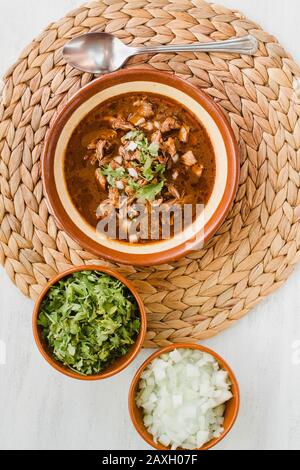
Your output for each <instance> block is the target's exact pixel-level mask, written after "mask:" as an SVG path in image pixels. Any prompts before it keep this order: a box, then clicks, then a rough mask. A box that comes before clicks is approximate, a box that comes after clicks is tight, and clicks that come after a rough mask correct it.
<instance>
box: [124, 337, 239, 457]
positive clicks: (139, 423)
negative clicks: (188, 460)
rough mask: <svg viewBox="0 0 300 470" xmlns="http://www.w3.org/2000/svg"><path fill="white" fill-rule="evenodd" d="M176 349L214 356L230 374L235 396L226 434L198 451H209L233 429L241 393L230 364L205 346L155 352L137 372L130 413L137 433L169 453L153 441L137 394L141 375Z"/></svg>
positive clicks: (180, 346) (229, 406)
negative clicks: (137, 401) (163, 356)
mask: <svg viewBox="0 0 300 470" xmlns="http://www.w3.org/2000/svg"><path fill="white" fill-rule="evenodd" d="M174 349H198V350H199V351H202V352H206V353H208V354H210V355H211V356H213V357H214V358H215V359H216V360H217V361H218V363H219V364H220V366H221V368H222V369H224V370H226V371H227V372H228V374H229V378H230V381H231V383H232V389H231V392H232V394H233V397H232V399H231V400H230V401H229V402H227V403H226V411H225V421H224V432H223V434H222V436H221V437H219V438H218V439H213V440H211V441H210V442H208V443H207V444H205V445H204V446H203V447H201V448H200V449H196V450H199V451H202V450H209V449H211V448H212V447H214V446H216V445H217V444H219V442H221V441H222V440H223V439H224V437H225V436H226V435H227V434H228V433H229V432H230V430H231V429H232V427H233V425H234V423H235V421H236V419H237V415H238V412H239V407H240V392H239V386H238V383H237V380H236V377H235V375H234V373H233V372H232V370H231V369H230V367H229V366H228V364H227V363H226V362H225V361H224V359H223V358H222V357H220V356H219V355H218V354H216V353H215V352H214V351H212V350H211V349H208V348H205V347H204V346H200V345H197V344H189V343H182V344H174V345H171V346H167V347H166V348H163V349H160V350H159V351H157V352H155V353H154V354H152V356H150V357H149V358H148V359H147V360H146V361H145V362H144V364H143V365H142V366H141V367H140V368H139V370H138V371H137V373H136V375H135V377H134V379H133V381H132V384H131V387H130V391H129V401H128V404H129V412H130V416H131V419H132V422H133V424H134V427H135V428H136V430H137V432H138V433H139V434H140V436H141V437H142V438H143V439H144V440H145V441H146V442H147V443H148V444H149V445H150V446H152V447H153V448H154V449H157V450H165V451H166V450H167V451H169V450H170V449H171V448H170V447H164V446H163V445H162V444H159V443H158V444H156V443H155V442H154V440H153V436H152V435H151V434H150V433H149V432H148V431H147V429H146V427H145V425H144V422H143V412H142V410H141V409H140V408H138V407H137V405H136V400H135V398H136V394H137V391H138V385H139V382H140V380H141V374H142V373H143V372H144V370H145V369H146V368H147V367H148V366H149V364H151V362H153V360H154V359H156V358H158V357H160V356H161V355H163V354H165V353H169V352H170V351H173V350H174ZM179 450H185V449H179Z"/></svg>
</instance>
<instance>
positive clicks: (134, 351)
mask: <svg viewBox="0 0 300 470" xmlns="http://www.w3.org/2000/svg"><path fill="white" fill-rule="evenodd" d="M80 271H99V272H102V273H105V274H108V275H109V276H111V277H114V278H116V279H118V280H119V281H121V282H122V283H123V284H124V285H125V286H126V287H127V288H128V289H129V291H130V292H131V293H132V295H133V296H134V298H135V300H136V302H137V305H138V308H139V313H140V319H141V330H140V333H139V336H138V338H137V340H136V342H135V344H133V345H132V346H131V348H130V350H129V351H128V353H127V354H126V355H125V356H123V357H121V358H119V359H117V360H116V361H115V362H113V364H111V365H110V366H109V367H108V368H107V369H105V370H104V371H103V373H102V374H99V375H91V376H87V377H85V376H82V375H80V374H78V373H76V372H74V371H73V370H71V369H69V368H67V367H65V366H64V365H63V364H61V363H60V362H58V361H56V360H55V359H54V358H53V357H52V355H51V352H50V351H49V349H48V347H47V345H46V343H45V341H44V340H43V338H42V335H41V331H40V327H39V326H38V324H37V320H38V316H39V312H40V307H41V303H42V302H43V300H44V298H45V296H46V295H47V293H48V291H49V289H50V288H51V287H52V286H54V284H56V283H57V282H58V281H60V280H61V279H63V278H64V277H67V276H70V275H71V274H74V273H76V272H80ZM32 327H33V335H34V339H35V342H36V345H37V347H38V349H39V351H40V353H41V354H42V356H43V357H44V359H46V361H47V362H48V363H49V364H50V365H51V366H52V367H53V368H54V369H56V370H57V371H58V372H60V373H61V374H64V375H66V376H68V377H70V378H72V379H78V380H84V381H95V380H103V379H107V378H109V377H112V376H113V375H116V374H118V373H119V372H121V371H122V370H124V369H125V368H126V367H127V366H128V365H129V364H130V363H131V362H132V361H133V360H134V359H135V358H136V356H137V355H138V353H139V352H140V350H141V348H142V346H143V344H144V341H145V335H146V331H147V318H146V312H145V307H144V304H143V302H142V300H141V298H140V296H139V294H138V293H137V291H136V289H135V287H134V286H133V284H132V283H131V282H129V281H128V280H127V279H125V278H124V277H123V276H122V275H121V274H119V273H117V272H115V271H112V270H110V269H108V268H106V267H103V266H79V267H74V268H72V269H69V270H68V271H65V272H63V273H61V274H59V275H58V276H56V277H55V278H53V279H52V280H51V281H50V282H49V283H48V284H47V285H46V287H45V288H44V290H43V291H42V292H41V294H40V296H39V297H38V299H37V301H36V303H35V307H34V311H33V318H32Z"/></svg>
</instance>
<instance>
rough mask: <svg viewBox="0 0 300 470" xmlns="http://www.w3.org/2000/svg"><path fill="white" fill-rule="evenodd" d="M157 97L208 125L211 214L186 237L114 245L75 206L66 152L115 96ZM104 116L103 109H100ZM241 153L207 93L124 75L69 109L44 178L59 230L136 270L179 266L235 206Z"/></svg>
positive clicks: (141, 73) (151, 74)
mask: <svg viewBox="0 0 300 470" xmlns="http://www.w3.org/2000/svg"><path fill="white" fill-rule="evenodd" d="M132 91H134V92H140V93H155V94H158V95H161V96H162V97H164V98H169V99H172V100H175V101H176V102H177V103H178V106H182V107H185V108H186V109H189V110H190V111H191V112H192V113H193V114H194V116H195V117H196V118H197V119H198V120H199V121H200V122H201V123H202V124H203V125H204V127H205V128H206V131H207V133H208V135H209V137H210V139H211V142H212V144H213V147H214V152H215V157H216V180H215V184H214V189H213V191H212V195H211V197H210V199H209V201H208V203H207V205H206V207H205V210H204V211H203V213H202V214H201V216H199V217H198V218H197V219H196V220H195V221H194V223H193V224H192V225H191V226H189V227H188V228H186V229H185V230H184V231H183V232H182V233H181V234H180V236H175V237H174V238H172V239H169V240H163V241H152V242H151V243H148V244H130V243H125V242H121V241H119V240H111V239H109V238H108V237H107V236H105V235H104V234H103V233H102V234H101V233H99V231H97V230H96V228H94V227H92V226H91V225H90V224H88V223H87V222H86V221H85V219H84V218H83V217H82V215H81V214H80V213H79V211H78V210H77V209H76V207H75V205H74V204H73V202H72V200H71V197H70V195H69V193H68V190H67V185H66V181H65V177H64V159H65V151H66V147H67V145H68V142H69V139H70V137H71V135H72V133H73V131H74V130H75V128H76V127H77V126H78V125H79V123H80V122H81V121H82V119H83V118H84V117H85V116H86V115H87V114H89V113H90V112H91V111H92V110H93V109H95V108H96V107H99V106H100V105H101V103H104V102H106V101H107V100H108V99H110V98H111V97H116V96H118V95H124V94H128V93H130V92H132ZM100 111H101V108H100ZM239 167H240V164H239V152H238V146H237V143H236V140H235V137H234V134H233V131H232V129H231V127H230V125H229V123H228V120H227V119H226V118H225V116H224V114H223V112H222V110H221V108H220V107H219V106H218V105H217V104H216V103H215V102H214V101H213V100H212V99H211V98H210V97H209V96H208V95H207V94H206V93H204V92H203V91H201V90H200V89H198V88H196V87H195V86H193V85H191V84H189V83H188V82H186V81H183V80H181V79H179V78H177V77H175V76H174V75H170V74H167V73H162V72H157V71H152V70H138V69H134V70H122V71H119V72H116V73H113V74H110V75H106V76H104V77H102V78H99V79H97V80H95V81H93V82H91V83H90V84H88V85H86V86H85V87H83V88H82V89H81V90H80V91H79V92H77V94H75V96H74V97H73V98H72V99H71V100H70V101H69V102H68V103H67V105H66V106H65V107H64V108H63V110H62V111H61V113H60V115H59V116H58V118H57V119H56V121H55V122H54V124H53V126H52V127H51V129H50V131H49V133H48V135H47V137H46V142H45V148H44V153H43V159H42V175H43V184H44V190H45V194H46V197H47V200H48V204H49V206H50V208H51V211H52V213H53V214H54V216H55V218H56V220H57V223H58V225H59V226H60V227H61V228H62V229H63V230H65V232H67V233H68V234H69V235H70V237H72V238H73V239H74V240H75V241H76V242H78V243H79V244H80V245H81V246H82V247H84V248H86V249H87V250H89V251H90V252H92V253H94V254H96V255H98V256H99V257H102V258H103V257H104V258H106V259H109V260H111V261H114V262H117V263H123V264H130V265H147V266H150V265H158V264H163V263H168V262H171V261H175V260H177V259H179V258H181V257H183V256H185V255H187V254H188V253H190V252H192V251H193V250H196V249H197V250H198V249H201V248H202V247H203V245H204V244H205V243H207V241H208V240H210V239H211V237H212V236H213V235H214V234H215V233H216V231H217V230H218V228H219V227H220V226H221V224H222V223H223V221H224V219H225V217H226V215H227V214H228V212H229V210H230V209H231V207H232V204H233V201H234V198H235V195H236V191H237V186H238V180H239Z"/></svg>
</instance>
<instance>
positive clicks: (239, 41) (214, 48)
mask: <svg viewBox="0 0 300 470" xmlns="http://www.w3.org/2000/svg"><path fill="white" fill-rule="evenodd" d="M134 51H135V52H134V54H133V55H140V54H157V53H165V52H229V53H236V54H246V55H254V54H255V53H256V52H257V51H258V41H257V39H256V38H255V37H254V36H251V35H248V36H243V37H241V38H236V39H229V40H228V41H216V42H208V43H194V44H182V45H180V44H172V45H170V46H153V47H152V46H149V47H141V48H136V49H134Z"/></svg>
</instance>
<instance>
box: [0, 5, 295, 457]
mask: <svg viewBox="0 0 300 470" xmlns="http://www.w3.org/2000/svg"><path fill="white" fill-rule="evenodd" d="M178 1H180V0H178ZM221 1H222V2H223V4H225V5H228V6H230V7H236V8H238V9H241V10H243V11H244V12H245V13H246V14H247V15H248V16H249V17H251V18H252V19H254V20H256V21H257V22H259V23H260V24H262V25H263V27H264V28H265V29H266V30H267V31H269V32H272V33H273V34H274V35H276V36H277V37H278V38H279V39H280V41H281V42H282V44H284V45H285V46H286V48H287V49H288V50H289V51H290V52H292V53H293V54H294V56H295V58H296V59H297V60H298V61H299V62H300V50H299V46H298V44H299V41H298V31H299V17H300V2H299V1H298V0H288V1H285V0H220V2H221ZM81 3H82V0H51V2H41V1H39V0H27V1H26V2H24V1H23V0H13V1H10V2H8V1H4V0H0V6H1V10H0V11H1V14H0V48H1V49H0V52H1V53H0V74H1V75H2V74H3V73H4V72H5V70H6V69H7V68H8V67H9V66H10V65H11V64H12V63H13V62H14V60H15V59H16V58H17V57H18V54H19V52H20V51H21V50H22V49H23V47H24V46H25V45H27V43H29V42H30V41H31V39H32V38H33V37H34V35H36V34H38V33H39V32H40V31H41V29H42V28H43V27H44V26H46V25H47V24H48V23H49V22H51V21H54V20H55V19H58V18H60V17H61V16H63V15H64V14H65V12H67V11H68V10H70V9H72V8H74V7H76V6H78V5H80V4H81ZM298 289H299V290H300V269H299V268H298V269H297V271H296V273H295V274H294V275H293V276H292V277H291V278H290V279H289V281H288V282H287V284H286V285H285V286H284V287H283V288H282V289H281V290H279V291H278V292H277V293H275V295H273V296H270V297H269V298H268V299H267V300H266V301H265V302H264V303H263V304H261V305H260V306H259V307H257V308H256V309H255V310H254V311H253V313H251V314H250V315H249V316H247V317H246V318H245V319H244V320H242V321H239V322H238V323H237V325H236V326H235V327H233V328H232V329H230V330H229V331H226V332H224V333H222V334H221V335H220V336H219V337H217V338H214V339H211V340H209V341H206V345H207V346H209V347H211V348H213V349H215V350H216V351H218V352H219V353H220V354H222V355H223V356H224V357H225V358H226V359H227V360H228V361H229V363H230V364H231V365H232V367H233V369H234V370H235V372H236V374H237V376H238V379H239V382H240V386H241V396H242V406H241V410H240V415H239V419H238V422H237V424H236V426H235V428H234V430H233V431H232V433H231V434H230V436H228V438H227V439H226V440H225V441H224V442H223V443H222V444H220V445H219V447H218V449H224V450H225V449H233V450H237V449H250V450H251V449H252V450H253V449H255V450H256V449H257V450H258V449H263V450H266V449H274V450H278V449H298V450H299V449H300V398H299V389H300V315H299V309H300V298H299V291H298ZM0 299H1V300H0V345H2V346H3V343H2V342H5V344H6V348H7V354H6V365H0V449H101V450H103V449H107V450H108V449H111V450H115V449H122V450H125V449H147V448H148V447H147V445H145V444H144V442H143V441H141V440H140V438H139V436H138V435H137V434H136V432H135V431H134V429H133V427H132V425H131V422H130V419H129V416H128V413H127V390H128V388H129V384H130V380H131V378H132V376H133V374H134V372H135V370H136V369H137V367H138V365H139V364H140V363H141V362H142V361H143V359H144V358H145V357H146V356H147V355H148V354H149V352H147V351H144V352H143V353H142V354H141V356H140V357H139V359H138V360H137V361H136V362H135V363H134V364H133V365H132V366H131V367H130V368H129V369H128V370H127V371H126V372H124V373H123V374H121V375H119V376H118V377H116V378H113V379H112V380H109V381H106V382H103V383H100V382H99V383H92V384H87V383H80V382H75V381H74V382H73V381H71V380H68V379H67V378H64V377H61V376H60V375H59V374H57V373H56V372H55V371H53V370H51V368H50V367H49V366H48V365H47V364H46V363H45V362H44V360H43V359H42V358H41V357H40V355H39V353H38V352H37V350H36V348H35V346H34V343H33V338H32V334H31V312H32V307H33V304H32V302H31V301H30V300H28V299H26V298H24V297H23V296H22V295H21V294H20V293H19V291H18V290H17V289H16V287H14V286H13V285H12V284H11V282H10V280H9V279H8V277H7V276H6V274H5V273H4V271H3V270H2V269H0ZM1 341H2V342H1ZM297 348H298V349H297ZM1 349H3V347H2V348H0V352H1ZM3 359H4V357H3V355H2V356H1V354H0V362H1V360H3ZM2 362H3V361H2Z"/></svg>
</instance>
